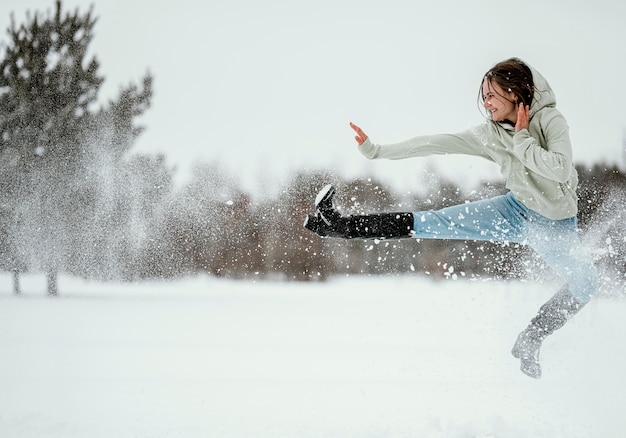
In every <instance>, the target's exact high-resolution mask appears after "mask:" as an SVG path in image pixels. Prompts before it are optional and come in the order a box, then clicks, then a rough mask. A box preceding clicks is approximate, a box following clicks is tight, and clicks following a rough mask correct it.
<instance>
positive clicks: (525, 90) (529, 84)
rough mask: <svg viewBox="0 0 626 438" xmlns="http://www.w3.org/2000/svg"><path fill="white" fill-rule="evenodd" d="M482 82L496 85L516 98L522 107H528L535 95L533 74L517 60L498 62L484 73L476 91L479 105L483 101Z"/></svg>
mask: <svg viewBox="0 0 626 438" xmlns="http://www.w3.org/2000/svg"><path fill="white" fill-rule="evenodd" d="M484 81H489V83H496V84H497V85H498V86H499V87H500V88H502V89H503V90H504V91H508V92H509V93H511V92H512V93H513V94H515V96H516V97H517V101H518V102H522V103H524V106H530V104H531V102H532V100H533V95H534V94H535V84H534V82H533V73H532V71H531V70H530V68H529V67H528V66H527V65H526V64H524V63H523V62H522V61H521V60H519V59H517V58H510V59H507V60H505V61H502V62H499V63H497V64H496V65H494V66H493V67H491V68H490V69H489V71H488V72H487V73H485V76H484V78H483V82H481V84H480V90H479V91H478V99H479V101H480V102H481V103H482V102H483V101H484V99H483V92H482V85H483V83H484ZM502 97H504V96H502Z"/></svg>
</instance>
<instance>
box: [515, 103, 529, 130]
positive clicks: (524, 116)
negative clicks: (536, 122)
mask: <svg viewBox="0 0 626 438" xmlns="http://www.w3.org/2000/svg"><path fill="white" fill-rule="evenodd" d="M529 120H530V107H529V106H524V104H523V103H520V104H519V109H518V110H517V123H515V132H519V131H521V130H522V129H528V125H529V123H530V122H529Z"/></svg>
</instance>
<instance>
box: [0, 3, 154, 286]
mask: <svg viewBox="0 0 626 438" xmlns="http://www.w3.org/2000/svg"><path fill="white" fill-rule="evenodd" d="M96 21H97V20H96V18H94V16H93V8H91V9H90V10H89V11H88V12H87V13H83V14H81V13H80V12H79V11H78V10H76V11H74V12H73V13H63V12H62V6H61V1H60V0H57V1H56V5H55V11H54V12H53V13H52V14H50V12H48V14H47V15H46V16H44V15H40V14H38V13H35V14H32V15H31V14H30V13H29V14H27V19H26V22H25V23H24V24H21V25H17V24H16V22H15V19H14V17H12V20H11V25H10V27H9V29H8V35H9V42H8V44H7V45H6V46H5V50H4V53H3V54H2V55H3V56H2V57H1V59H0V190H2V194H0V196H2V205H3V206H4V209H3V210H8V212H9V213H8V214H5V216H8V217H9V219H7V220H5V221H4V228H5V229H7V230H8V231H7V233H6V234H7V240H8V241H10V242H11V243H12V246H11V248H12V249H13V250H12V253H11V254H10V257H8V256H6V255H5V257H4V259H5V260H9V259H10V260H12V262H11V263H12V264H13V265H14V266H13V268H12V269H13V270H15V269H19V270H24V269H27V270H31V271H44V272H46V273H47V278H48V291H49V293H50V294H51V295H56V293H57V289H58V288H57V273H58V272H60V271H66V272H67V271H71V270H72V266H70V263H75V261H74V260H73V258H75V257H76V254H77V253H79V254H80V253H85V255H87V253H90V252H92V253H93V252H94V251H96V249H94V248H84V247H81V248H77V247H76V245H77V244H78V243H80V242H81V241H84V239H82V240H81V239H80V238H79V237H80V235H81V233H82V234H84V232H85V230H84V227H85V225H86V224H87V223H91V224H93V223H94V218H93V215H94V214H96V212H97V208H96V207H95V206H96V205H97V204H101V203H102V201H101V199H99V197H101V195H102V193H101V192H102V191H101V189H100V188H99V185H100V184H102V180H101V179H102V178H98V177H96V176H94V169H100V170H101V167H102V163H103V162H106V163H108V164H109V165H110V167H111V168H113V169H114V168H115V167H116V166H120V165H121V162H122V157H123V154H124V153H125V152H127V151H128V150H129V149H130V147H131V146H132V144H133V143H134V141H135V139H136V138H137V136H138V135H139V134H140V132H141V128H140V127H136V126H134V124H133V121H134V119H135V118H136V117H137V116H139V115H141V114H142V113H143V111H145V110H146V109H147V108H148V107H149V104H150V99H151V96H152V78H151V76H150V75H146V77H145V78H144V80H143V87H141V88H139V87H137V86H135V85H130V86H129V87H127V88H126V89H124V90H122V92H121V93H120V96H119V98H118V99H117V100H116V101H112V102H109V104H108V106H106V107H101V108H97V96H98V91H99V89H100V86H101V84H102V83H103V80H104V79H103V77H102V76H101V75H100V74H99V73H98V67H99V64H98V61H97V59H96V58H95V57H91V58H88V56H87V51H88V48H89V44H90V43H91V41H92V38H93V29H94V26H95V24H96ZM103 154H104V156H105V157H106V158H104V159H103ZM109 173H110V174H111V173H113V174H114V173H115V172H113V171H112V172H109ZM117 185H118V186H121V185H123V184H120V183H119V182H118V183H117ZM5 263H7V262H5Z"/></svg>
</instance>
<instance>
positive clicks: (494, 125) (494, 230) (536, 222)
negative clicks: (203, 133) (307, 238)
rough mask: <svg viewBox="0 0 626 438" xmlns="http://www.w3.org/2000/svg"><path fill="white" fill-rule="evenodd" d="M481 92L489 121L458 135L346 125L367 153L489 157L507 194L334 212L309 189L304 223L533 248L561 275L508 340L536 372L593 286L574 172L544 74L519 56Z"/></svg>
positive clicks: (360, 234)
mask: <svg viewBox="0 0 626 438" xmlns="http://www.w3.org/2000/svg"><path fill="white" fill-rule="evenodd" d="M479 99H480V100H481V102H482V105H483V107H484V109H485V110H486V111H487V119H488V120H487V121H486V122H485V123H484V124H482V125H479V126H477V127H475V128H472V129H469V130H466V131H464V132H460V133H457V134H440V135H428V136H419V137H415V138H412V139H410V140H407V141H404V142H401V143H396V144H387V145H382V144H376V143H373V142H372V141H371V139H370V138H369V137H368V136H367V135H366V134H365V133H364V132H363V130H362V129H361V128H359V127H358V126H357V125H355V124H353V123H350V126H351V127H352V129H354V131H355V132H356V137H355V138H356V141H357V143H358V149H359V151H360V152H361V153H362V154H363V155H364V156H365V157H367V158H369V159H379V158H387V159H392V160H393V159H404V158H412V157H424V156H428V155H434V154H466V155H473V156H479V157H483V158H486V159H487V160H490V161H493V162H495V163H497V164H498V165H499V166H500V170H501V173H502V175H503V177H504V178H505V180H506V187H507V189H508V190H509V192H508V193H507V194H506V195H502V196H496V197H494V198H491V199H484V200H480V201H476V202H470V203H465V204H461V205H455V206H449V207H446V208H443V209H441V210H438V211H433V210H429V211H413V212H394V213H378V214H368V215H356V216H342V215H341V214H340V213H339V212H338V211H337V210H336V209H335V207H334V205H333V195H334V194H335V189H334V187H333V186H332V185H328V186H326V187H324V188H323V189H322V190H321V191H320V193H319V194H318V195H317V198H316V200H315V205H316V214H315V215H309V216H308V217H307V218H306V220H305V223H304V226H305V227H306V228H308V229H309V230H311V231H313V232H314V233H316V234H318V235H320V236H322V237H339V238H345V239H352V238H360V239H402V238H416V239H458V240H470V241H491V242H516V243H520V244H524V245H527V246H529V247H531V248H532V249H533V250H534V251H535V252H536V253H537V254H538V255H539V256H540V257H541V258H542V259H543V260H544V261H545V262H546V263H547V264H548V265H549V266H550V267H551V268H552V269H553V270H554V271H555V272H556V273H557V274H559V275H560V277H561V278H562V279H563V280H564V285H563V287H562V288H561V289H560V290H559V291H558V292H557V293H556V294H555V295H554V296H553V297H552V298H550V299H549V300H548V302H546V303H545V304H544V305H543V306H541V308H540V309H539V312H538V314H537V316H535V317H534V318H533V319H532V320H531V322H530V324H529V325H528V327H527V328H526V329H524V330H523V331H522V332H521V333H520V334H519V336H518V337H517V341H516V342H515V345H514V346H513V350H512V354H513V356H514V357H516V358H518V359H520V368H521V370H522V371H523V372H524V373H525V374H527V375H528V376H530V377H533V378H537V379H538V378H540V377H541V367H540V365H539V350H540V348H541V344H542V342H543V340H544V339H545V338H546V337H547V336H548V335H550V334H552V333H553V332H554V331H555V330H557V329H558V328H560V327H562V326H563V325H564V324H565V323H566V322H567V321H568V320H569V319H570V318H571V317H572V316H573V315H575V314H576V313H577V312H578V311H579V310H580V309H581V308H582V307H583V306H584V305H585V304H587V303H588V302H589V300H590V299H591V297H592V295H593V293H594V292H595V290H596V288H597V273H596V270H595V267H594V265H593V263H592V260H591V258H590V256H587V255H586V252H585V251H582V250H581V248H580V240H579V236H578V226H577V219H576V213H577V209H578V198H577V195H576V188H577V185H578V175H577V172H576V169H575V168H574V163H573V159H572V146H571V142H570V138H569V130H568V125H567V121H566V120H565V118H564V117H563V115H562V114H561V113H560V112H559V111H558V110H557V109H556V99H555V97H554V93H553V91H552V89H551V88H550V85H549V84H548V82H547V81H546V80H545V79H544V78H543V77H542V76H541V75H540V74H539V73H538V72H537V71H536V70H534V69H533V68H531V67H530V66H528V65H527V64H525V63H524V62H522V61H521V60H519V59H517V58H511V59H508V60H505V61H502V62H500V63H498V64H496V65H495V66H493V67H492V68H491V69H490V70H489V71H488V72H487V73H486V74H485V76H484V77H483V80H482V83H481V87H480V92H479Z"/></svg>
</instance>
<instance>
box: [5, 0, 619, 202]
mask: <svg viewBox="0 0 626 438" xmlns="http://www.w3.org/2000/svg"><path fill="white" fill-rule="evenodd" d="M63 4H64V8H65V9H66V10H67V9H72V10H73V9H74V8H75V7H76V6H79V8H80V10H82V11H86V10H88V8H89V6H90V5H91V4H93V5H94V8H95V9H94V10H95V14H96V15H97V16H98V17H99V21H98V23H97V25H96V29H95V38H94V41H93V43H92V52H93V54H94V55H95V56H96V57H97V58H98V60H99V61H100V64H101V67H100V73H101V74H103V75H104V76H105V79H106V81H105V85H104V87H103V89H102V94H101V98H102V100H103V101H104V99H106V98H111V97H114V96H115V95H116V93H117V92H118V91H119V88H120V87H121V86H122V85H125V84H127V83H129V82H130V81H134V82H139V81H140V79H141V78H142V76H143V75H144V74H145V73H146V72H147V71H150V72H151V73H152V74H153V75H154V78H155V83H154V87H155V96H154V100H153V107H152V108H151V109H150V110H149V111H148V113H147V114H146V116H145V117H143V119H142V123H143V124H144V125H145V126H146V127H147V131H146V132H145V134H144V135H143V136H142V137H141V139H140V141H139V142H138V144H137V146H136V148H135V150H136V151H138V152H142V153H164V154H166V156H167V158H168V162H169V163H171V165H173V166H174V165H175V166H177V168H178V174H179V175H180V176H184V175H186V174H187V172H188V169H189V168H190V166H191V165H192V164H193V163H195V162H198V161H207V162H215V161H219V162H221V163H222V164H223V165H224V166H225V167H226V168H227V169H228V170H229V171H230V172H232V173H233V174H236V175H237V176H238V177H239V178H240V180H241V182H242V184H243V185H244V187H245V188H246V189H249V190H254V191H257V190H259V191H261V192H262V191H263V190H267V189H268V188H271V187H276V186H277V185H279V184H280V183H281V182H282V181H285V180H286V178H287V177H288V176H289V175H290V174H291V172H293V171H296V170H299V169H310V170H313V169H322V168H324V169H330V170H336V171H337V172H339V173H341V174H343V175H346V176H354V175H363V176H365V175H371V176H374V177H377V178H381V179H383V180H385V181H389V182H390V183H392V184H396V185H397V186H398V187H399V188H401V189H410V188H411V186H412V185H416V184H420V181H421V180H422V179H423V178H424V169H426V168H428V167H430V168H433V167H434V168H436V169H438V170H439V171H441V172H443V173H445V174H446V175H456V176H457V177H458V178H461V179H465V180H467V183H471V182H473V181H477V180H478V178H479V177H480V176H485V177H495V176H497V175H498V170H497V168H496V167H495V165H493V164H490V163H488V162H486V161H481V160H480V159H478V158H467V157H466V158H461V157H432V158H425V159H424V158H422V159H411V160H404V161H402V162H389V161H387V162H382V161H374V162H370V161H368V160H366V159H365V158H364V157H362V156H361V155H360V154H359V153H358V152H357V150H356V146H355V145H356V143H355V142H354V140H353V134H352V131H351V130H350V128H349V126H348V122H349V121H354V122H355V123H357V124H360V125H361V127H362V128H363V129H364V130H365V132H366V133H368V134H369V136H370V137H371V138H372V140H373V141H375V142H377V143H391V142H396V141H400V140H404V139H407V138H410V137H413V136H416V135H421V134H433V133H444V132H445V133H453V132H457V131H460V130H463V129H465V128H468V127H470V126H473V125H476V124H478V123H481V121H482V116H481V113H480V112H479V110H478V106H477V101H476V97H477V93H478V89H479V86H480V81H481V78H482V75H483V74H484V73H485V71H486V70H487V69H489V67H491V66H492V65H493V64H495V63H496V62H498V61H500V60H502V59H505V58H508V57H511V56H518V57H521V58H522V59H524V60H526V61H527V62H528V63H530V64H532V65H533V66H534V67H535V68H537V69H538V70H539V71H540V72H542V73H543V74H544V76H546V78H547V79H548V81H549V82H550V84H551V85H552V88H553V89H554V91H555V93H556V96H557V101H558V107H559V108H560V109H561V111H562V112H563V113H564V115H565V116H566V117H567V119H568V121H569V124H570V129H571V135H572V140H573V143H574V154H575V159H576V161H577V162H582V163H589V164H591V163H595V162H599V161H602V162H607V163H618V164H621V165H624V164H626V163H625V159H624V146H623V137H624V132H625V131H624V130H625V128H626V111H625V110H624V107H623V105H624V102H626V91H625V89H624V77H625V76H624V72H625V71H626V69H625V67H626V56H625V55H626V48H625V47H624V45H625V44H626V30H625V29H626V26H624V21H625V17H626V6H625V4H624V3H623V2H617V1H615V0H595V1H593V2H590V1H582V0H548V1H546V0H526V1H513V0H510V1H507V0H477V1H471V2H469V1H466V0H450V1H435V0H432V1H420V0H389V1H385V2H381V1H380V0H375V1H370V0H360V1H357V0H350V1H343V0H318V1H315V2H300V1H294V0H265V1H263V2H260V1H257V0H228V1H226V0H224V1H211V0H179V1H177V2H159V1H147V0H144V1H133V0H106V1H105V0H100V1H93V2H92V1H78V0H71V1H70V0H66V1H64V2H63ZM53 8H54V0H4V1H3V7H2V14H1V16H0V29H2V30H3V33H2V41H3V43H4V42H6V41H7V37H6V33H5V32H4V30H5V29H6V28H7V27H8V25H9V20H10V13H11V12H13V13H14V14H15V17H16V20H17V21H18V22H20V23H21V22H23V21H24V18H25V16H26V11H27V10H31V11H34V10H38V11H45V10H47V9H49V10H53ZM459 175H461V176H459ZM462 182H463V181H462Z"/></svg>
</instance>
